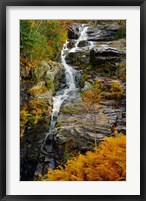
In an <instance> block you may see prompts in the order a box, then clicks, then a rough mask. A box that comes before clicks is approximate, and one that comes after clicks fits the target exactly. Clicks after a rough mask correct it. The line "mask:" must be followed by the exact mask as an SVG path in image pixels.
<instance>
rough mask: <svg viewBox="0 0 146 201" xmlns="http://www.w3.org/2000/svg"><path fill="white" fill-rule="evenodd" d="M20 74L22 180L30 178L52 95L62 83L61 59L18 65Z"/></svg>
mask: <svg viewBox="0 0 146 201" xmlns="http://www.w3.org/2000/svg"><path fill="white" fill-rule="evenodd" d="M28 69H29V70H28ZM20 74H21V81H20V84H21V87H20V89H21V92H20V93H21V100H20V105H21V124H22V125H21V128H20V129H21V136H22V137H21V156H20V157H21V180H27V179H28V178H29V179H30V180H32V178H33V176H34V171H35V169H36V166H37V161H38V157H39V155H40V148H41V145H42V143H43V140H44V137H45V134H46V132H47V131H48V128H49V124H50V118H51V114H52V106H53V104H52V101H53V100H52V97H53V95H54V94H55V91H56V90H58V89H59V88H60V87H61V83H62V84H63V80H64V69H63V67H62V65H61V64H60V63H57V62H54V61H49V63H47V62H46V61H42V62H41V63H40V64H39V65H38V66H35V68H33V69H30V68H28V67H27V66H26V67H21V71H20ZM24 170H25V171H24Z"/></svg>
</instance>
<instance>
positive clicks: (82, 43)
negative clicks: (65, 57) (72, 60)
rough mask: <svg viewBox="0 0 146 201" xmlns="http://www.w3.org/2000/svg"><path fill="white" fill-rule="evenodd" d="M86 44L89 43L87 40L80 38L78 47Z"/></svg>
mask: <svg viewBox="0 0 146 201" xmlns="http://www.w3.org/2000/svg"><path fill="white" fill-rule="evenodd" d="M88 45H90V43H89V41H87V40H82V41H80V42H79V44H78V47H85V46H88Z"/></svg>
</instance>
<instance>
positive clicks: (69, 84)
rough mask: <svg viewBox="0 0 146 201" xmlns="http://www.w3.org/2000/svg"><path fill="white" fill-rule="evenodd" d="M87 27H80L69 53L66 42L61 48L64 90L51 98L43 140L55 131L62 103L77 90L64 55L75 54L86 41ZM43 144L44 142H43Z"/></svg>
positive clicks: (70, 68) (72, 73)
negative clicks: (50, 111)
mask: <svg viewBox="0 0 146 201" xmlns="http://www.w3.org/2000/svg"><path fill="white" fill-rule="evenodd" d="M87 28H88V27H86V26H85V27H84V25H82V31H81V34H80V37H79V38H78V40H77V41H76V43H75V47H73V48H72V49H71V50H70V51H69V49H68V47H67V44H68V41H66V43H65V44H64V46H63V49H62V52H61V63H62V65H63V67H64V68H65V79H66V88H65V89H64V90H62V91H58V92H57V93H56V95H55V96H54V97H53V110H52V116H51V123H50V128H49V132H48V133H47V135H46V137H45V140H46V139H47V137H48V135H49V134H52V133H53V132H54V129H55V124H56V122H57V118H58V114H59V111H60V107H61V105H62V104H63V102H64V101H65V100H66V99H68V98H70V99H71V98H72V97H73V96H75V93H77V91H78V88H77V87H76V85H75V77H74V76H75V75H74V71H75V70H74V69H73V68H72V67H71V66H70V65H68V64H67V63H66V61H65V57H66V54H67V53H68V52H75V51H76V50H77V49H78V44H79V42H80V41H82V40H86V31H87ZM44 142H45V141H44Z"/></svg>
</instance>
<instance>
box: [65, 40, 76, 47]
mask: <svg viewBox="0 0 146 201" xmlns="http://www.w3.org/2000/svg"><path fill="white" fill-rule="evenodd" d="M75 43H76V41H75V40H69V43H68V44H67V48H69V49H71V48H73V47H74V46H75Z"/></svg>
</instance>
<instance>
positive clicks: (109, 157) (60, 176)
mask: <svg viewBox="0 0 146 201" xmlns="http://www.w3.org/2000/svg"><path fill="white" fill-rule="evenodd" d="M48 180H49V181H59V180H60V181H123V180H126V137H125V136H124V135H122V134H118V135H117V136H116V137H109V138H105V140H104V141H103V142H101V143H100V145H99V146H97V147H96V148H95V149H94V152H91V151H90V152H87V153H86V155H79V156H78V157H75V158H73V159H71V160H68V161H67V164H66V165H65V168H63V167H58V168H57V169H56V170H51V169H49V171H48Z"/></svg>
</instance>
